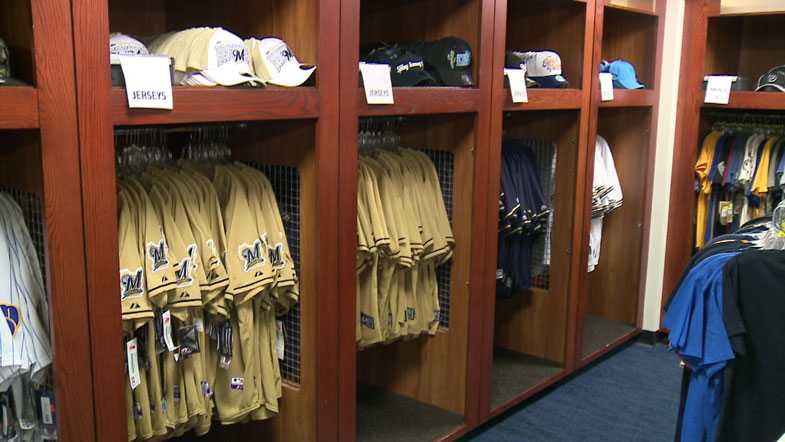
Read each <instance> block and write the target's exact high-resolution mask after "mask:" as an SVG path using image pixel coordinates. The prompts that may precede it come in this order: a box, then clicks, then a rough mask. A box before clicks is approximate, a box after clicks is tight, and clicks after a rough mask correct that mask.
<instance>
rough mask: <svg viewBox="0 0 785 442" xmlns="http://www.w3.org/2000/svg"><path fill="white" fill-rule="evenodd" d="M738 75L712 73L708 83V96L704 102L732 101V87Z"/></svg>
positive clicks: (722, 102) (719, 102) (724, 102)
mask: <svg viewBox="0 0 785 442" xmlns="http://www.w3.org/2000/svg"><path fill="white" fill-rule="evenodd" d="M735 80H736V77H733V76H730V75H710V76H709V77H708V80H707V84H706V97H705V98H704V99H703V102H704V103H712V104H728V103H730V88H731V86H732V85H733V82H734V81H735Z"/></svg>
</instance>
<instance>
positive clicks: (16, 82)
mask: <svg viewBox="0 0 785 442" xmlns="http://www.w3.org/2000/svg"><path fill="white" fill-rule="evenodd" d="M2 86H27V83H24V82H22V81H19V80H16V79H13V78H3V79H2V80H0V87H2Z"/></svg>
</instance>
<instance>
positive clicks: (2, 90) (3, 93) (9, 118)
mask: <svg viewBox="0 0 785 442" xmlns="http://www.w3.org/2000/svg"><path fill="white" fill-rule="evenodd" d="M36 127H38V91H37V90H36V89H35V88H33V87H28V86H20V87H16V86H8V87H0V129H30V128H36Z"/></svg>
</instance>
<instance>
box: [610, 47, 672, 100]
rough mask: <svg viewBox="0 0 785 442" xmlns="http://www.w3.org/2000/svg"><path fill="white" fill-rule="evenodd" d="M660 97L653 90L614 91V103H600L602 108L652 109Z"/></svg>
mask: <svg viewBox="0 0 785 442" xmlns="http://www.w3.org/2000/svg"><path fill="white" fill-rule="evenodd" d="M660 46H661V45H660ZM657 66H659V65H657ZM657 81H659V77H657ZM598 93H599V91H598ZM658 96H659V94H658V93H657V91H656V90H653V89H614V90H613V101H600V107H601V108H606V107H652V106H655V105H656V104H657V99H658Z"/></svg>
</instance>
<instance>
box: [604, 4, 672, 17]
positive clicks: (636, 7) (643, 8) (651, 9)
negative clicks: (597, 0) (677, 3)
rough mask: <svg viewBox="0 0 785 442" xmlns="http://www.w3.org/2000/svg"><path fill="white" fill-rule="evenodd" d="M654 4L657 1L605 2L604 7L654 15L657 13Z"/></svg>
mask: <svg viewBox="0 0 785 442" xmlns="http://www.w3.org/2000/svg"><path fill="white" fill-rule="evenodd" d="M660 1H665V0H660ZM656 3H657V0H606V1H605V7H606V8H613V9H622V10H625V11H630V12H637V13H641V14H650V15H654V14H656V13H657V11H656Z"/></svg>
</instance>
